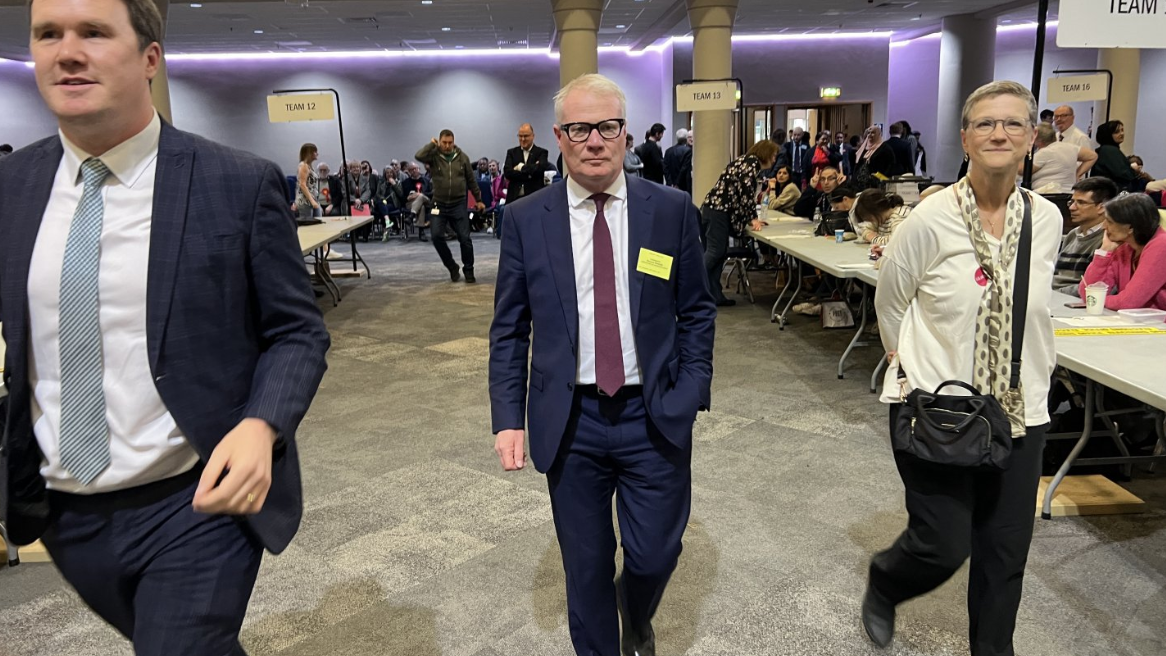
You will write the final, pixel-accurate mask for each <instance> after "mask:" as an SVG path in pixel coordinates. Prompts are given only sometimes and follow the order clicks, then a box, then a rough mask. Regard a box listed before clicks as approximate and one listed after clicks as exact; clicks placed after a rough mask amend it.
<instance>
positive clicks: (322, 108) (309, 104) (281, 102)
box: [267, 93, 336, 123]
mask: <svg viewBox="0 0 1166 656" xmlns="http://www.w3.org/2000/svg"><path fill="white" fill-rule="evenodd" d="M267 117H268V119H269V120H270V121H271V122H272V123H290V122H293V121H331V120H332V119H334V118H336V104H335V102H334V101H333V99H332V94H330V93H307V94H285V95H274V96H268V97H267Z"/></svg>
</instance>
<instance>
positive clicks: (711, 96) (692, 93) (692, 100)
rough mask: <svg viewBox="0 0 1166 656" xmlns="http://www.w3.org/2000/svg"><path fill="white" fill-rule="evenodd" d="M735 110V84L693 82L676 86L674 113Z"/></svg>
mask: <svg viewBox="0 0 1166 656" xmlns="http://www.w3.org/2000/svg"><path fill="white" fill-rule="evenodd" d="M736 108H737V83H736V82H732V81H730V82H693V83H691V84H678V85H676V111H678V112H700V111H707V110H710V109H736Z"/></svg>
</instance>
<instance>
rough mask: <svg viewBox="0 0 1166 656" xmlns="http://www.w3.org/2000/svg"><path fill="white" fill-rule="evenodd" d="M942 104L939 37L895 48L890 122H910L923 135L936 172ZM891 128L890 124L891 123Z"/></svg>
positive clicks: (890, 74)
mask: <svg viewBox="0 0 1166 656" xmlns="http://www.w3.org/2000/svg"><path fill="white" fill-rule="evenodd" d="M938 102H939V37H938V36H927V37H923V38H920V39H915V40H913V41H905V42H902V43H898V44H894V43H893V44H891V57H890V65H889V67H888V73H887V119H888V121H890V122H894V121H904V120H905V121H907V122H908V123H910V124H911V129H913V130H915V131H917V132H919V142H920V143H922V144H923V147H924V148H925V149H927V152H928V155H929V156H928V158H927V159H928V165H929V166H931V167H932V168H933V169H934V168H935V167H934V164H935V157H934V155H932V153H933V152H934V149H935V148H937V147H938V144H939V139H938V136H937V135H936V123H937V122H938V118H937V113H936V103H938ZM888 125H889V123H888Z"/></svg>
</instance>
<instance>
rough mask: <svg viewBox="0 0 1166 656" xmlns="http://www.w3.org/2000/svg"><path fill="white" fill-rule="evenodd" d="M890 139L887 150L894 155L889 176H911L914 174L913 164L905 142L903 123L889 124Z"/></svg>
mask: <svg viewBox="0 0 1166 656" xmlns="http://www.w3.org/2000/svg"><path fill="white" fill-rule="evenodd" d="M890 132H891V138H890V139H887V148H889V149H890V150H891V153H893V154H894V155H895V163H894V167H893V168H892V169H891V176H892V177H893V176H896V175H912V174H914V173H915V163H914V162H912V161H911V144H910V143H909V142H908V141H907V135H906V134H904V133H905V132H906V129H905V128H904V126H903V122H902V121H899V122H897V123H892V124H891V129H890Z"/></svg>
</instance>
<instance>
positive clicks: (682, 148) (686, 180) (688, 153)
mask: <svg viewBox="0 0 1166 656" xmlns="http://www.w3.org/2000/svg"><path fill="white" fill-rule="evenodd" d="M688 134H689V133H688V130H685V129H684V128H680V129H679V130H677V131H676V144H675V145H674V146H671V147H670V148H668V150H666V151H664V181H665V182H666V183H667V184H668V186H669V187H675V188H676V189H679V190H681V191H684V192H687V193H688V195H690V196H691V195H692V145H690V144H689V143H688V142H689V139H690V137H689V136H688Z"/></svg>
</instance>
